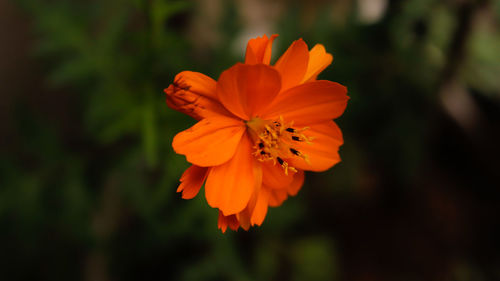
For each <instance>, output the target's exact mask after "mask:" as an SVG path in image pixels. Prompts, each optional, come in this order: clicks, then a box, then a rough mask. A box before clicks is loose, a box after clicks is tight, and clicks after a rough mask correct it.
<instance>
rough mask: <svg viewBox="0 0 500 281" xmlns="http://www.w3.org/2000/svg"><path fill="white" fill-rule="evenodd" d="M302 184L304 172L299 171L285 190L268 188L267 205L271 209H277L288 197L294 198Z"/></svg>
mask: <svg viewBox="0 0 500 281" xmlns="http://www.w3.org/2000/svg"><path fill="white" fill-rule="evenodd" d="M303 184H304V171H301V170H299V171H298V172H297V173H295V175H294V177H293V181H292V183H290V184H289V185H288V186H287V187H286V188H280V189H276V188H270V189H269V198H268V204H269V206H271V207H278V206H280V205H281V204H283V202H284V201H285V200H286V199H287V198H288V196H295V195H297V193H298V192H299V190H300V189H301V188H302V185H303Z"/></svg>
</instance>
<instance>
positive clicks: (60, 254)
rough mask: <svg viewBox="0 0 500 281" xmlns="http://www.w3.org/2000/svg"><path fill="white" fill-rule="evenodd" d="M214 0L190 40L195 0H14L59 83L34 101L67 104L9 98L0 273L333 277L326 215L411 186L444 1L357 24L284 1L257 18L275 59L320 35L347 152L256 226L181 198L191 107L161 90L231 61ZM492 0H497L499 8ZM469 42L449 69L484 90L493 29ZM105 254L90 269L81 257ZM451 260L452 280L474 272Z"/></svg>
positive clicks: (415, 1) (451, 11) (417, 171)
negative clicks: (12, 146) (229, 223)
mask: <svg viewBox="0 0 500 281" xmlns="http://www.w3.org/2000/svg"><path fill="white" fill-rule="evenodd" d="M214 2H217V1H214ZM220 2H221V5H222V6H221V7H220V11H218V13H216V14H217V15H218V17H219V19H218V21H217V24H216V25H215V26H216V28H217V30H216V32H217V34H218V35H219V38H218V40H216V41H217V42H216V43H214V44H209V43H210V42H208V43H206V45H202V48H201V49H200V47H199V46H200V45H199V44H198V43H199V42H198V38H197V37H196V35H193V34H192V32H193V31H192V30H191V29H190V28H191V27H192V26H191V25H192V22H194V21H195V20H196V17H197V15H198V13H200V11H199V7H198V6H197V3H198V2H197V1H181V0H176V1H169V0H134V1H121V0H107V1H70V0H54V1H37V0H19V2H17V3H16V4H18V5H19V6H20V7H22V9H23V10H24V11H25V12H26V14H27V15H29V17H30V19H31V22H32V29H33V31H34V34H35V36H36V43H35V44H34V45H33V48H32V50H31V51H32V54H33V56H34V57H35V59H36V61H37V62H39V63H40V66H41V73H40V75H42V76H43V77H42V79H43V86H44V87H45V88H44V89H43V91H41V92H43V93H49V92H62V93H63V95H65V97H67V100H64V101H61V103H54V104H51V105H49V107H50V108H48V109H45V110H47V111H50V110H56V109H57V108H58V107H61V106H62V107H68V109H67V111H68V112H69V113H68V115H67V116H66V117H67V118H68V120H66V121H65V120H54V119H53V118H52V119H51V118H49V117H47V116H46V115H47V114H44V113H43V112H47V111H43V109H40V110H39V108H36V107H37V106H38V105H35V106H34V107H35V109H33V105H31V107H29V106H28V104H30V102H29V100H28V98H26V97H20V98H18V99H17V100H15V102H14V104H15V108H14V109H13V110H12V112H13V118H12V120H13V127H14V128H16V129H15V130H14V131H15V132H16V134H17V138H16V141H17V143H16V147H17V149H16V150H13V151H8V153H6V154H5V156H4V155H2V158H1V159H0V178H1V179H2V181H3V183H2V188H1V189H0V226H1V227H2V232H1V234H0V240H1V241H8V243H6V244H8V245H7V246H5V249H4V246H3V245H2V248H0V251H2V253H5V255H6V256H8V257H9V258H10V259H11V260H12V263H10V265H11V267H10V268H9V269H6V270H4V271H3V270H2V268H1V267H0V279H2V280H4V279H5V280H7V279H10V278H8V277H11V276H14V278H13V279H12V280H21V279H27V280H28V279H29V280H78V279H82V280H83V279H85V280H93V278H92V277H93V275H92V274H97V276H98V277H99V278H101V280H150V279H151V280H153V279H155V280H156V279H157V276H160V278H159V279H160V280H163V279H164V280H242V281H243V280H245V281H246V280H344V279H345V278H344V279H342V278H343V276H342V269H341V268H339V267H340V265H339V264H342V262H341V261H342V258H345V256H346V254H345V253H344V254H343V255H342V254H340V252H341V250H339V249H338V248H337V245H338V244H337V239H339V238H338V235H340V234H339V233H340V231H339V228H340V227H339V226H338V225H339V224H342V223H344V227H346V228H347V229H350V228H349V227H350V223H349V222H348V223H346V222H345V221H343V220H342V219H339V217H343V216H344V215H346V214H347V213H349V214H350V215H351V216H352V217H354V216H355V215H356V213H355V212H356V210H354V211H352V209H353V208H355V206H360V205H363V204H365V203H366V202H365V201H364V200H366V198H369V197H370V196H371V194H372V192H376V191H374V189H375V187H374V186H378V187H379V186H384V185H385V184H388V183H389V184H391V183H392V184H394V185H396V186H397V188H400V187H404V188H409V189H410V188H412V187H414V183H415V182H418V180H420V177H421V176H422V174H424V175H425V170H423V171H424V172H422V169H423V168H422V167H425V161H426V159H429V158H430V157H431V154H432V152H431V151H430V150H429V149H428V142H429V139H428V136H429V135H430V132H429V131H430V130H431V125H433V124H432V121H430V120H432V119H431V117H432V116H431V114H430V113H428V112H429V111H430V110H431V109H432V108H435V107H436V106H437V104H438V103H439V97H438V95H437V93H436V91H437V90H436V88H437V85H439V83H440V79H441V72H442V70H443V67H444V66H445V64H446V57H447V53H448V51H449V48H450V47H449V46H450V44H451V43H450V42H451V40H452V38H453V34H454V31H455V29H456V26H457V21H458V19H457V15H456V12H455V10H456V9H455V8H454V7H450V5H451V4H450V3H447V2H446V3H445V2H442V1H432V0H425V1H420V0H411V1H402V2H404V4H403V3H401V4H400V3H396V4H395V2H399V1H389V2H391V4H389V6H390V7H389V8H388V9H387V11H386V15H385V16H384V17H382V18H381V20H380V21H378V22H376V23H374V24H364V23H360V22H359V20H358V17H357V10H356V4H353V3H355V2H356V1H351V2H352V3H348V2H349V1H339V3H340V2H345V3H347V4H344V6H345V7H344V8H345V9H344V10H342V9H341V8H342V3H340V4H338V3H326V4H324V5H323V6H322V5H316V4H311V5H313V6H314V5H316V10H314V9H313V8H311V9H310V10H309V9H304V7H303V5H305V4H303V3H302V1H290V2H291V3H290V4H289V5H285V6H283V7H282V8H283V11H282V13H281V14H280V17H279V18H278V19H277V21H276V22H272V26H273V27H274V29H273V30H270V31H268V32H267V33H268V34H271V33H274V32H272V31H277V32H276V33H279V34H280V37H278V39H277V40H276V41H275V42H276V44H275V47H274V49H273V54H274V55H273V60H275V59H276V58H277V54H281V53H282V52H283V51H284V50H285V48H286V47H287V46H288V45H289V44H290V43H291V42H292V40H295V39H297V38H299V37H303V38H304V39H305V41H306V42H308V44H309V46H310V47H312V46H313V45H314V44H315V43H322V44H324V45H325V47H326V49H327V50H328V51H329V52H331V53H332V54H333V55H334V62H333V64H332V66H330V67H329V68H328V69H327V70H325V71H324V72H323V73H322V74H321V76H320V78H322V79H328V80H332V81H338V82H340V83H342V84H345V85H347V86H348V89H349V96H350V97H351V100H350V102H349V106H348V108H347V111H346V113H345V115H344V116H343V117H342V118H340V120H338V123H339V125H340V127H341V128H342V131H343V133H344V136H345V145H344V146H343V147H342V148H341V152H340V154H341V156H342V159H343V162H341V163H340V164H339V165H337V166H336V167H334V168H333V169H332V170H330V171H328V172H325V173H321V174H314V175H313V174H312V173H311V174H309V175H308V176H307V177H306V178H307V180H306V184H305V186H304V188H303V190H302V191H301V193H300V194H299V196H298V197H294V198H290V199H289V200H287V201H286V202H285V203H284V204H283V206H281V207H279V208H272V209H270V210H269V212H268V216H267V218H266V221H265V223H264V225H263V226H262V227H260V228H255V229H252V230H250V231H249V232H242V231H241V230H240V231H239V232H237V233H233V232H231V231H228V233H226V234H225V235H222V234H221V233H220V231H219V230H218V229H217V228H216V226H217V211H216V210H214V209H211V208H210V207H209V206H208V205H207V203H206V201H205V199H204V196H203V190H202V191H201V194H200V196H198V197H197V198H195V199H193V200H189V201H186V200H181V198H180V196H179V195H178V194H176V193H175V190H176V187H177V185H178V179H179V177H180V175H181V174H182V172H183V171H184V170H185V169H186V168H187V167H188V164H187V163H186V161H185V159H184V157H182V156H179V155H176V154H175V153H174V152H173V150H172V148H171V141H172V139H173V137H174V135H175V134H176V133H177V132H179V131H181V130H183V129H185V128H187V127H189V126H190V125H192V124H194V120H191V119H190V118H188V117H186V116H184V115H182V114H180V113H178V112H175V111H173V110H171V109H169V108H168V107H167V106H166V105H165V97H164V93H163V89H164V88H166V87H168V85H169V84H170V83H171V82H172V80H173V78H174V76H175V74H176V73H178V72H180V71H182V70H193V71H200V72H203V73H206V74H208V75H210V76H211V77H213V78H215V79H216V78H217V77H218V75H219V74H220V72H221V71H222V70H224V69H226V68H227V67H229V66H230V65H232V64H233V63H235V62H236V61H242V58H243V54H244V50H241V52H240V53H238V54H233V53H232V52H230V51H228V50H233V49H234V48H233V47H234V44H235V40H236V39H235V38H237V36H238V35H240V33H241V32H242V28H245V27H246V28H248V26H245V24H246V23H245V20H244V19H242V12H241V7H238V5H239V4H238V2H237V1H236V2H234V1H220ZM278 2H279V1H278ZM312 2H314V3H316V2H315V1H312ZM320 2H321V1H320ZM393 2H394V3H393ZM306 6H307V5H306ZM499 7H500V5H498V3H495V5H493V9H494V11H496V14H495V15H496V17H497V18H498V17H500V12H499V11H500V8H499ZM311 11H314V13H313V16H311V15H309V16H308V14H307V13H308V12H311ZM202 12H203V11H202ZM304 14H305V16H304ZM332 15H333V16H332ZM304 18H306V19H304ZM308 19H309V20H308ZM202 43H203V42H202ZM197 44H198V45H197ZM467 47H468V49H467V54H466V59H465V61H464V62H463V68H461V69H460V71H459V77H458V79H459V80H460V82H461V83H463V84H464V85H466V87H468V88H470V89H473V90H474V91H478V92H479V95H484V96H488V97H490V98H491V99H493V100H495V101H498V97H499V96H498V93H499V92H498V90H499V89H500V84H499V81H500V80H499V79H498V74H499V73H500V68H499V66H500V55H499V54H500V37H499V33H498V29H494V28H488V27H485V26H482V25H480V26H479V27H478V29H477V30H474V31H473V32H472V35H471V38H470V40H469V41H468V46H467ZM235 56H236V57H235ZM65 122H66V123H67V124H66V125H64V124H65ZM384 173H385V174H384ZM384 175H385V176H386V177H389V178H388V179H387V178H385V181H383V180H382V179H381V178H383V176H384ZM401 189H403V188H401ZM398 192H399V191H398ZM395 193H396V194H398V193H397V192H395ZM373 200H375V199H373ZM380 204H382V203H380ZM353 206H354V207H353ZM351 211H352V212H353V213H350V212H351ZM357 211H359V209H358V210H357ZM360 216H361V215H360ZM346 225H347V226H346ZM370 231H372V229H370ZM429 232H432V231H429ZM343 235H344V236H349V237H350V235H351V233H349V235H345V234H343ZM363 238H364V236H363ZM344 239H346V238H345V237H344ZM361 242H363V241H361ZM339 248H340V247H339ZM100 255H102V256H100ZM96 256H97V257H98V258H96ZM27 257H29V258H27ZM47 257H49V258H47ZM101 263H103V264H104V265H103V266H102V268H104V269H102V268H101V270H99V268H100V267H99V266H95V268H94V267H93V266H94V265H95V264H97V265H99V264H101ZM5 264H7V263H5ZM96 268H97V269H96ZM96 272H97V273H96ZM457 272H458V273H456V274H457V276H458V277H457V278H458V279H460V280H462V279H463V280H465V279H464V278H465V277H463V276H469V275H470V276H476V275H479V274H475V272H472V271H471V272H472V273H470V272H468V271H467V269H464V270H463V271H460V270H457ZM473 273H474V274H473ZM40 276H42V277H43V278H39V277H40ZM410 278H411V276H404V278H402V279H401V280H410ZM97 279H98V278H97ZM458 279H457V280H458ZM370 280H371V279H370ZM374 280H375V279H374ZM377 280H378V279H377Z"/></svg>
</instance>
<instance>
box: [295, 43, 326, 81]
mask: <svg viewBox="0 0 500 281" xmlns="http://www.w3.org/2000/svg"><path fill="white" fill-rule="evenodd" d="M332 61H333V56H332V55H331V54H329V53H327V52H326V50H325V47H324V46H323V45H321V44H316V45H315V46H314V47H313V48H312V49H311V51H309V63H308V65H307V71H306V74H305V75H304V78H303V79H302V83H305V82H309V81H313V80H316V77H317V76H318V74H320V73H321V71H323V70H324V69H325V68H326V67H327V66H329V65H330V64H331V63H332Z"/></svg>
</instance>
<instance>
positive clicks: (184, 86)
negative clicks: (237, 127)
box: [165, 71, 231, 120]
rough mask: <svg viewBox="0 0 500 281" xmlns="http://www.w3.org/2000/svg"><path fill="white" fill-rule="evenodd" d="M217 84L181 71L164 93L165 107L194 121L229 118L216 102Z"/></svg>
mask: <svg viewBox="0 0 500 281" xmlns="http://www.w3.org/2000/svg"><path fill="white" fill-rule="evenodd" d="M216 85H217V83H216V82H215V80H213V79H212V78H210V77H208V76H206V75H204V74H201V73H199V72H192V71H183V72H181V73H179V74H177V75H176V76H175V79H174V83H173V84H171V85H170V86H169V87H168V88H167V89H165V93H166V94H167V105H168V106H169V107H170V108H172V109H174V110H177V111H180V112H182V113H185V114H187V115H189V116H191V117H193V118H195V119H196V120H201V119H203V118H206V117H210V116H214V115H225V116H231V113H229V112H228V111H227V110H226V109H225V108H224V106H223V105H222V104H221V103H220V102H219V101H218V100H217V95H216V91H215V90H216Z"/></svg>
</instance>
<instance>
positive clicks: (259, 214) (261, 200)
mask: <svg viewBox="0 0 500 281" xmlns="http://www.w3.org/2000/svg"><path fill="white" fill-rule="evenodd" d="M268 200H269V188H268V187H265V186H262V188H261V189H260V192H259V194H258V196H257V201H256V202H255V206H254V208H253V211H252V216H251V219H250V223H251V224H252V225H261V224H262V222H263V221H264V219H265V218H266V214H267V207H268Z"/></svg>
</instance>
